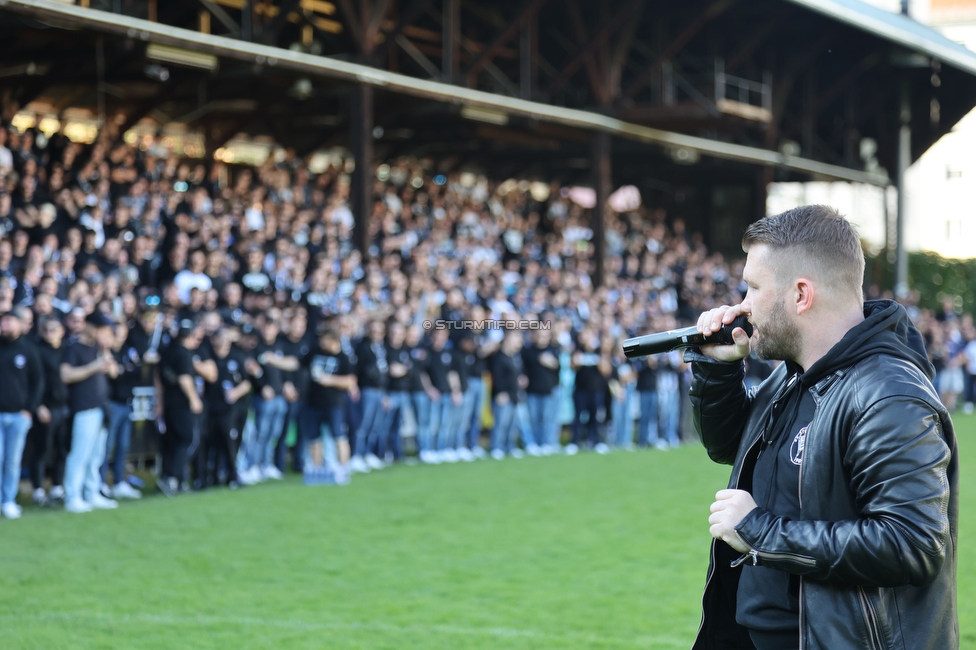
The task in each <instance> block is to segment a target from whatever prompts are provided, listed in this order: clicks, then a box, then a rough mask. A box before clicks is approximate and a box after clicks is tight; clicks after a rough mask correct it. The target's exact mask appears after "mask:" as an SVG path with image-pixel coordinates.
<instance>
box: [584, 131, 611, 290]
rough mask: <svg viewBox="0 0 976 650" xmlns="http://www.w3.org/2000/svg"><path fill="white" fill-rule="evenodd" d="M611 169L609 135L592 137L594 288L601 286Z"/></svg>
mask: <svg viewBox="0 0 976 650" xmlns="http://www.w3.org/2000/svg"><path fill="white" fill-rule="evenodd" d="M612 173H613V168H612V161H611V139H610V134H609V133H595V134H594V135H593V174H594V179H593V184H594V187H595V188H596V205H595V206H593V212H592V214H591V216H590V229H591V230H593V239H592V240H591V241H590V243H592V244H593V258H592V259H593V273H592V276H591V280H592V281H593V286H594V287H601V286H603V261H604V260H603V258H604V255H605V251H604V248H605V245H604V241H605V235H604V233H605V229H606V217H607V199H609V198H610V193H611V192H612V191H613V178H612Z"/></svg>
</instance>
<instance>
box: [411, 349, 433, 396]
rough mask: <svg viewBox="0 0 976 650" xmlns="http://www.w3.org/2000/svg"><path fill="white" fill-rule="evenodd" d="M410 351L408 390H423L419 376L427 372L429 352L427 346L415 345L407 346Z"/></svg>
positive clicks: (415, 391)
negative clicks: (412, 346) (413, 346)
mask: <svg viewBox="0 0 976 650" xmlns="http://www.w3.org/2000/svg"><path fill="white" fill-rule="evenodd" d="M407 349H408V350H409V351H410V363H411V367H410V372H409V373H408V376H409V377H410V380H409V381H408V382H407V384H408V386H409V389H408V390H410V392H412V393H419V392H421V391H423V390H424V383H423V380H422V379H421V377H422V376H423V375H424V374H426V373H427V362H428V360H429V359H430V354H429V353H428V350H427V348H425V347H423V346H417V347H415V348H407Z"/></svg>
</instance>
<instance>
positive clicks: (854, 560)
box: [736, 396, 952, 587]
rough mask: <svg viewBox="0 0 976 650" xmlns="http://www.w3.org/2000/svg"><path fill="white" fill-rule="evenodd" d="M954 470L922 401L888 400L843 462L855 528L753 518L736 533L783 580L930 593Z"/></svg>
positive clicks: (873, 412) (868, 416)
mask: <svg viewBox="0 0 976 650" xmlns="http://www.w3.org/2000/svg"><path fill="white" fill-rule="evenodd" d="M951 460H952V452H951V450H950V448H949V445H948V444H947V443H946V440H945V437H944V435H943V430H942V421H941V419H940V417H939V413H938V411H936V409H935V408H934V407H933V406H932V405H930V404H928V403H926V402H925V401H923V400H921V399H919V398H914V397H906V396H893V397H889V398H886V399H883V400H881V401H879V402H877V403H875V404H874V405H872V407H871V408H870V409H869V410H868V411H867V412H866V413H865V414H864V415H863V417H862V418H861V419H860V421H859V422H858V423H856V424H855V426H854V429H853V431H852V433H851V435H850V438H849V443H848V448H847V449H846V451H845V454H844V465H845V469H846V470H847V472H848V475H849V477H850V486H851V491H852V494H853V496H854V505H855V507H856V508H857V509H858V511H859V512H860V515H861V516H860V517H859V518H857V519H852V520H847V521H836V522H831V521H791V520H789V519H786V518H783V517H777V516H775V515H772V514H770V513H769V512H765V511H763V510H760V509H758V508H757V509H755V510H753V511H752V512H751V513H749V514H748V515H747V516H746V517H745V518H744V519H743V520H742V522H741V523H740V524H739V526H738V527H737V528H736V531H737V532H738V533H739V536H740V537H741V538H742V540H743V541H744V542H746V543H747V544H749V546H751V547H752V548H753V549H755V550H756V552H757V556H758V559H759V560H760V562H761V563H762V564H763V565H765V566H769V567H772V568H776V569H780V570H782V571H787V572H789V573H795V574H801V575H806V576H809V577H810V578H813V579H817V580H824V581H830V582H835V583H839V584H848V585H863V586H874V587H899V586H905V585H913V586H922V585H926V584H928V583H930V582H932V581H933V580H934V579H935V578H936V576H937V575H938V574H939V571H940V570H941V568H942V564H943V561H944V560H945V555H946V552H947V550H946V549H947V547H948V546H949V541H950V535H951V532H950V526H949V514H948V505H949V497H950V484H949V477H948V468H949V464H950V461H951Z"/></svg>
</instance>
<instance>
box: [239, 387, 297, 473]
mask: <svg viewBox="0 0 976 650" xmlns="http://www.w3.org/2000/svg"><path fill="white" fill-rule="evenodd" d="M287 417H288V401H287V400H286V399H285V398H284V396H282V395H275V396H274V397H272V398H271V399H264V398H263V397H255V398H254V428H255V431H254V446H253V448H252V449H251V452H250V453H249V454H248V462H249V463H250V464H251V466H252V467H254V466H255V465H257V466H258V467H265V466H267V465H271V464H272V463H274V449H275V445H276V444H278V437H279V436H281V432H282V431H284V429H285V420H286V418H287Z"/></svg>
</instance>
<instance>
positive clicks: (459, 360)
mask: <svg viewBox="0 0 976 650" xmlns="http://www.w3.org/2000/svg"><path fill="white" fill-rule="evenodd" d="M467 356H468V355H466V354H465V353H464V352H462V351H461V350H459V349H457V348H454V349H453V350H451V370H453V371H454V372H456V373H457V375H458V383H459V384H460V388H461V392H462V393H463V392H465V391H466V390H468V359H467Z"/></svg>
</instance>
